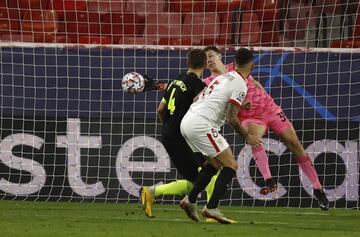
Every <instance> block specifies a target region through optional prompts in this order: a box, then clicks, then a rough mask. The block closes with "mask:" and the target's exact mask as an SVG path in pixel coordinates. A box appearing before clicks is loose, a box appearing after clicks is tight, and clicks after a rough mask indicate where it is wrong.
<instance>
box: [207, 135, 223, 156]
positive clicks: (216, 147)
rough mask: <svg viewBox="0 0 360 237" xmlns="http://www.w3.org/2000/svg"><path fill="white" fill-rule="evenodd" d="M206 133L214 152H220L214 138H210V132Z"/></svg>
mask: <svg viewBox="0 0 360 237" xmlns="http://www.w3.org/2000/svg"><path fill="white" fill-rule="evenodd" d="M206 135H207V137H208V138H209V140H210V142H211V145H212V146H213V147H214V148H215V151H216V152H220V149H219V147H218V146H217V145H216V142H215V140H214V139H213V138H212V136H211V134H210V133H207V134H206Z"/></svg>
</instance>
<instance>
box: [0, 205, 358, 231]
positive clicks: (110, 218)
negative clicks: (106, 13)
mask: <svg viewBox="0 0 360 237" xmlns="http://www.w3.org/2000/svg"><path fill="white" fill-rule="evenodd" d="M199 208H201V207H199ZM222 210H223V212H224V213H225V214H226V215H227V216H228V217H229V218H233V219H235V220H237V221H238V222H239V223H237V224H233V225H221V224H218V223H212V224H208V223H205V222H200V223H195V222H192V221H191V220H189V219H188V218H187V217H186V216H185V213H184V212H183V211H182V210H181V209H180V208H179V207H178V205H160V204H158V205H155V206H154V210H153V211H154V215H156V217H155V218H152V219H149V218H147V217H145V215H144V214H143V212H142V210H141V208H140V207H139V206H138V205H136V204H102V203H95V204H92V203H54V202H30V201H29V202H24V201H0V236H1V237H8V236H9V237H10V236H11V237H13V236H34V237H35V236H36V237H40V236H46V237H53V236H66V237H70V236H84V237H90V236H116V237H122V236H124V237H125V236H126V237H131V236H134V237H135V236H136V237H145V236H146V237H147V236H151V237H175V236H181V237H192V236H194V237H200V236H206V237H210V236H217V237H228V236H236V237H245V236H249V237H256V236H266V237H271V236H275V237H281V236H289V237H296V236H301V237H312V236H315V237H320V236H325V237H332V236H334V237H335V236H336V237H344V236H351V237H355V236H360V212H359V211H358V210H350V209H349V210H344V209H332V210H330V211H328V212H323V211H320V210H318V209H307V208H305V209H300V208H264V207H222Z"/></svg>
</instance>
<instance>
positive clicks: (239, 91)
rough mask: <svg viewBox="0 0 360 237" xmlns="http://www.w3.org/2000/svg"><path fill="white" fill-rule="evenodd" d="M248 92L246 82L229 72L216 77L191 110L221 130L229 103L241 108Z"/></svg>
mask: <svg viewBox="0 0 360 237" xmlns="http://www.w3.org/2000/svg"><path fill="white" fill-rule="evenodd" d="M246 92H247V87H246V82H245V80H244V79H243V78H242V77H241V76H240V75H239V73H237V72H236V71H232V72H228V73H226V74H223V75H221V76H218V77H216V78H215V79H214V80H213V81H212V82H211V83H210V84H209V85H208V87H207V88H206V89H205V91H204V92H203V93H202V94H201V95H200V97H199V100H198V101H196V102H195V103H193V104H192V105H191V107H190V109H189V110H190V111H191V112H192V113H194V114H197V115H199V116H201V117H203V118H205V119H206V120H207V121H208V122H209V123H210V124H211V125H212V126H214V127H215V128H218V129H220V128H221V127H222V126H223V125H224V123H225V120H226V115H227V111H228V105H229V102H230V103H232V104H235V105H236V106H239V107H240V106H241V104H242V103H243V100H244V98H245V96H246Z"/></svg>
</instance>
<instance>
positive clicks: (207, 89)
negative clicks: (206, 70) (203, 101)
mask: <svg viewBox="0 0 360 237" xmlns="http://www.w3.org/2000/svg"><path fill="white" fill-rule="evenodd" d="M218 84H220V82H219V81H214V82H213V83H212V84H211V85H210V86H209V87H208V88H206V89H205V90H204V92H203V93H202V96H206V95H210V94H211V92H213V90H214V87H215V86H216V85H218Z"/></svg>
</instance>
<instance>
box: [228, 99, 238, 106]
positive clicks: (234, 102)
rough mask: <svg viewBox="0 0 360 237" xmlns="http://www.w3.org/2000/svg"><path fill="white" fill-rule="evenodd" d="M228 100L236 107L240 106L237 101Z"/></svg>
mask: <svg viewBox="0 0 360 237" xmlns="http://www.w3.org/2000/svg"><path fill="white" fill-rule="evenodd" d="M228 101H229V102H230V103H231V104H234V105H236V106H237V107H241V104H240V103H239V102H238V101H236V100H234V99H229V100H228Z"/></svg>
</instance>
